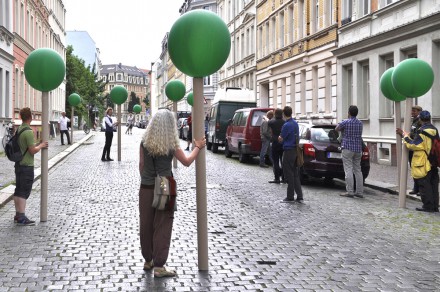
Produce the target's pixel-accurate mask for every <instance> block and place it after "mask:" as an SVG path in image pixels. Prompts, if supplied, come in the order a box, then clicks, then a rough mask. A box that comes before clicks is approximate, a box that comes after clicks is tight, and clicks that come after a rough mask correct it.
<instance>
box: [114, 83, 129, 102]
mask: <svg viewBox="0 0 440 292" xmlns="http://www.w3.org/2000/svg"><path fill="white" fill-rule="evenodd" d="M127 97H128V91H127V89H125V87H124V86H120V85H118V86H115V87H113V89H112V91H110V98H111V99H112V101H113V102H114V103H116V104H123V103H124V102H125V101H126V100H127Z"/></svg>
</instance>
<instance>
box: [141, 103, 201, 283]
mask: <svg viewBox="0 0 440 292" xmlns="http://www.w3.org/2000/svg"><path fill="white" fill-rule="evenodd" d="M194 145H195V147H194V149H193V150H192V151H191V153H189V155H188V156H186V155H185V153H184V152H183V150H182V149H181V148H180V143H179V135H178V132H177V127H176V119H175V117H174V114H173V113H172V112H171V111H169V110H165V109H160V110H158V111H157V113H156V114H155V115H154V116H153V118H152V119H151V121H150V123H149V124H148V127H147V130H146V131H145V133H144V135H143V137H142V141H141V144H140V151H139V172H140V175H141V186H140V189H139V215H140V220H139V224H140V232H139V235H140V243H141V252H142V256H143V258H144V260H145V263H144V270H151V269H154V277H158V278H161V277H174V276H175V275H176V272H175V271H173V270H169V269H168V270H167V269H166V268H165V263H166V261H167V259H168V253H169V249H170V242H171V233H172V229H173V219H174V210H164V211H162V210H156V209H155V208H153V207H152V206H151V205H152V203H153V199H154V179H155V177H156V175H157V174H159V175H161V176H172V175H173V174H172V171H171V162H172V160H173V157H176V158H177V160H179V161H180V162H181V163H182V164H183V165H184V166H190V165H191V164H192V162H193V161H194V160H195V159H196V157H197V155H198V154H199V153H200V151H201V149H202V148H203V147H205V145H206V139H205V137H203V138H202V139H201V140H194ZM156 170H157V174H156Z"/></svg>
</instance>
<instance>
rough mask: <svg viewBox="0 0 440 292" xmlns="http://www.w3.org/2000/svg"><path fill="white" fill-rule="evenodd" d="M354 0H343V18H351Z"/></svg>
mask: <svg viewBox="0 0 440 292" xmlns="http://www.w3.org/2000/svg"><path fill="white" fill-rule="evenodd" d="M362 1H363V0H362ZM352 2H353V1H352V0H343V2H342V19H346V18H351V16H352V15H353V3H352Z"/></svg>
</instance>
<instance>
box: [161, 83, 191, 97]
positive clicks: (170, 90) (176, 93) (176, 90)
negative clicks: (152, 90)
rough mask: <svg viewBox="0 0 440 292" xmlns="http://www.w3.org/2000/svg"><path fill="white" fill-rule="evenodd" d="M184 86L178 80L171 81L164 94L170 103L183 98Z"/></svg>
mask: <svg viewBox="0 0 440 292" xmlns="http://www.w3.org/2000/svg"><path fill="white" fill-rule="evenodd" d="M185 91H186V89H185V85H184V84H183V82H182V81H180V80H172V81H170V82H168V84H167V86H166V87H165V94H166V95H167V96H168V98H169V99H170V100H172V101H179V100H181V99H182V98H183V97H184V96H185Z"/></svg>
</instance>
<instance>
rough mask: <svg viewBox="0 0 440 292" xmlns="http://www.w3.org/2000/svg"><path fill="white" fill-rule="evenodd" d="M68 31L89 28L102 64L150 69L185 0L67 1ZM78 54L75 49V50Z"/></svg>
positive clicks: (158, 55)
mask: <svg viewBox="0 0 440 292" xmlns="http://www.w3.org/2000/svg"><path fill="white" fill-rule="evenodd" d="M63 3H64V5H65V9H66V31H71V30H77V31H87V32H88V33H89V35H90V37H91V38H92V39H93V40H94V41H95V44H96V47H97V48H99V51H100V59H101V61H102V64H104V65H105V64H118V63H122V64H123V65H127V66H136V67H138V68H142V69H150V67H151V62H155V61H157V60H158V59H159V57H160V53H161V51H162V40H163V38H164V37H165V34H166V33H167V32H169V31H170V29H171V27H172V25H173V24H174V22H175V21H176V20H177V19H178V18H179V16H180V13H179V8H180V7H181V6H182V4H183V3H184V0H159V1H155V0H123V1H121V0H64V1H63ZM74 54H75V52H74Z"/></svg>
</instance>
